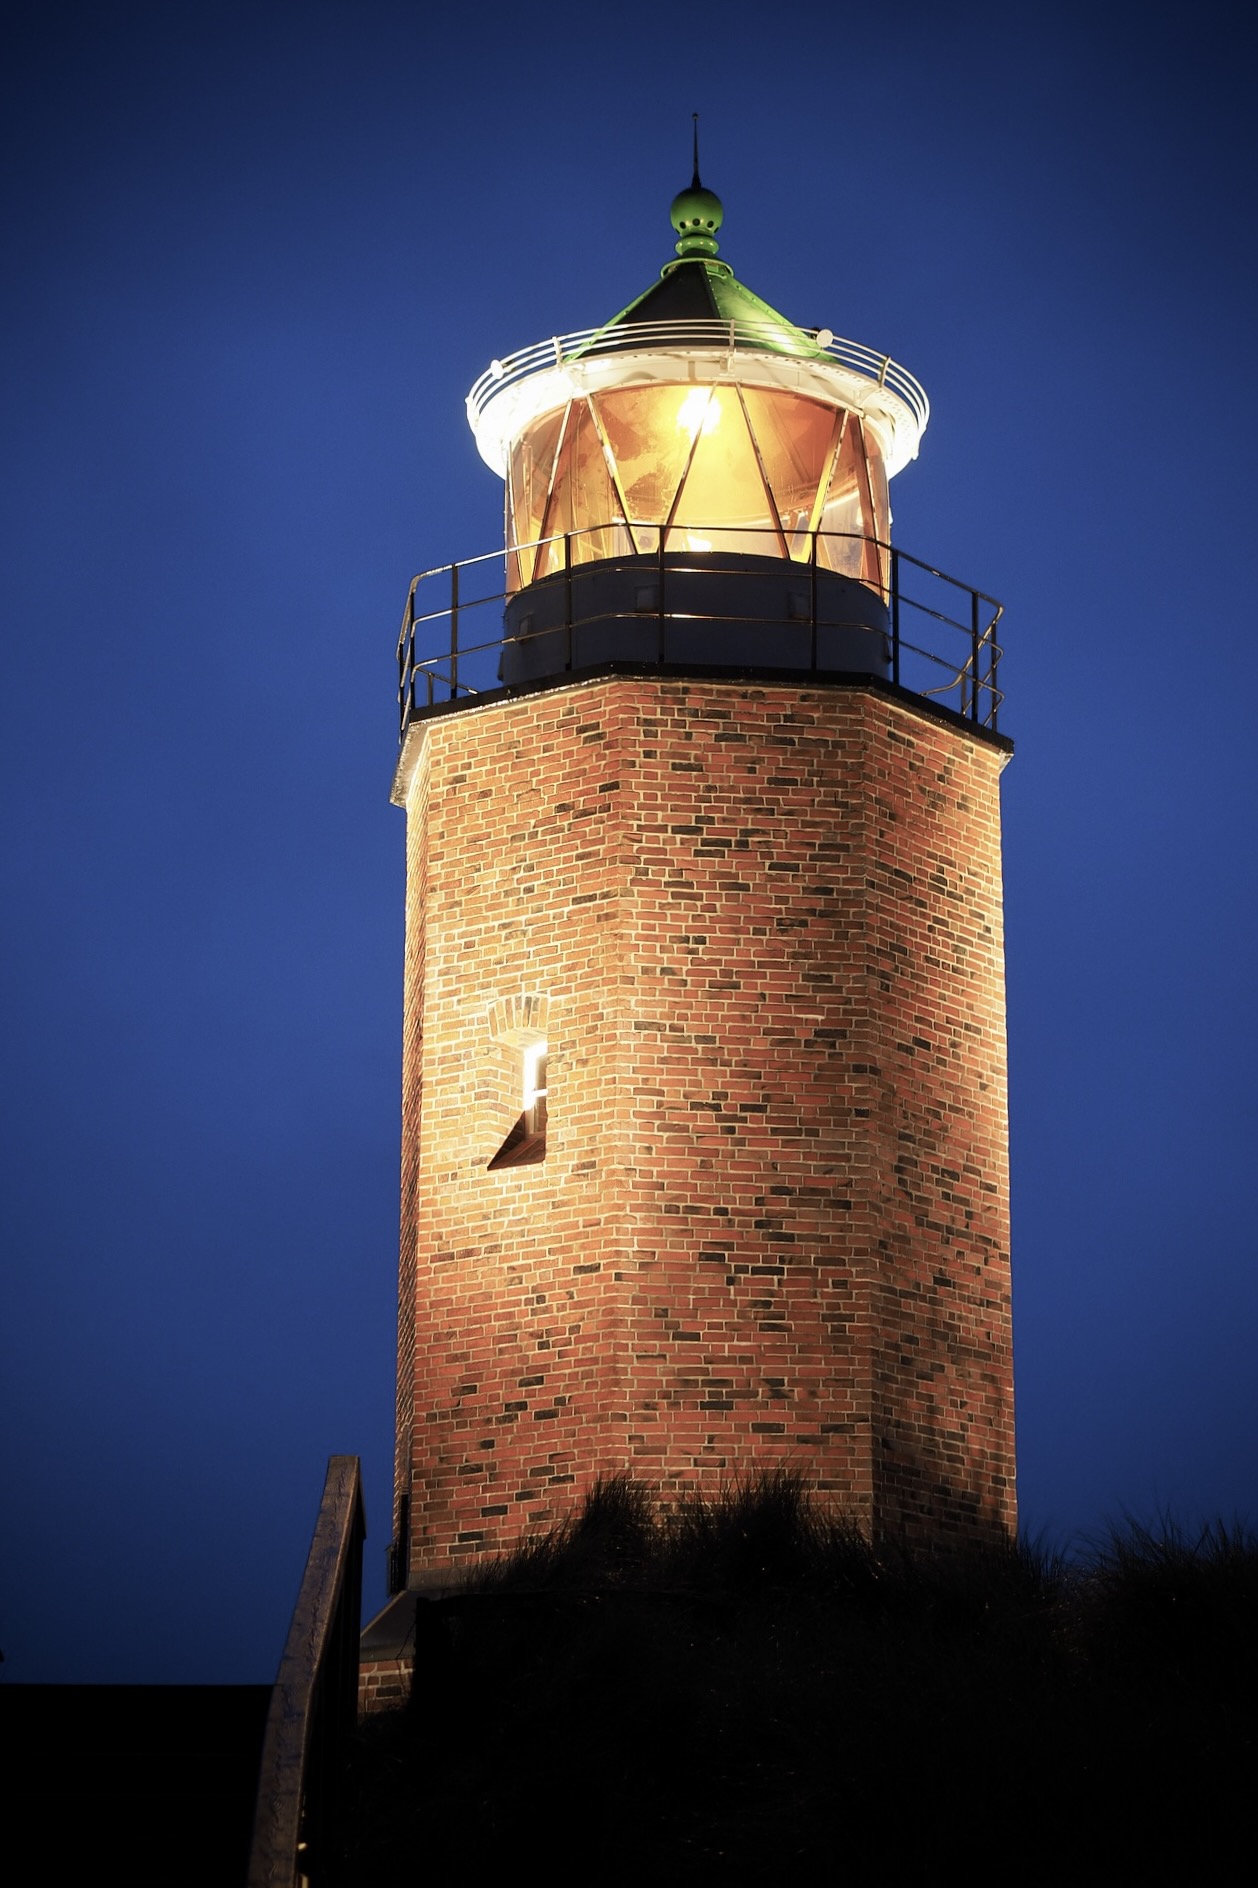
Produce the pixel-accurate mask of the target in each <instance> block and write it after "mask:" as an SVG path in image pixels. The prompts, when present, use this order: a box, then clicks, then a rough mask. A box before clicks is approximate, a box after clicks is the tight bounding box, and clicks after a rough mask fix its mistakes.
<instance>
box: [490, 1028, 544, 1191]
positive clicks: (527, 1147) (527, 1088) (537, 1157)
mask: <svg viewBox="0 0 1258 1888" xmlns="http://www.w3.org/2000/svg"><path fill="white" fill-rule="evenodd" d="M520 1059H521V1090H522V1097H521V1098H522V1101H523V1104H524V1105H523V1108H522V1110H521V1112H520V1117H519V1119H518V1121H517V1122H516V1124H515V1126H514V1127H513V1128H512V1130H511V1132H510V1134H508V1136H507V1138H506V1140H505V1141H504V1142H503V1143H502V1146H501V1147H500V1148H499V1149H498V1152H497V1153H496V1154H495V1155H494V1157H493V1159H492V1160H491V1161H490V1163H489V1171H490V1173H493V1172H495V1171H496V1169H497V1168H499V1167H532V1166H535V1165H536V1164H537V1162H538V1161H541V1160H545V1158H546V1092H547V1091H546V1044H545V1043H544V1042H531V1043H529V1044H528V1045H527V1046H526V1047H525V1048H524V1049H523V1050H522V1051H521V1057H520Z"/></svg>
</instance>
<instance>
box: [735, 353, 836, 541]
mask: <svg viewBox="0 0 1258 1888" xmlns="http://www.w3.org/2000/svg"><path fill="white" fill-rule="evenodd" d="M743 397H744V399H745V400H746V402H747V412H748V415H749V417H750V419H751V424H752V429H753V431H754V432H755V435H756V443H757V444H758V445H759V447H760V456H761V458H762V459H763V461H764V469H765V475H766V477H767V478H768V481H769V485H770V488H771V489H772V492H773V496H774V498H775V499H776V500H777V508H778V516H779V517H780V518H781V521H782V526H783V529H784V530H786V531H787V532H788V533H789V532H791V531H796V530H799V529H800V528H802V527H806V526H807V524H808V520H809V518H810V517H811V515H812V508H813V504H814V502H815V500H816V497H817V487H818V485H819V484H820V483H821V480H822V479H823V478H824V477H825V472H826V466H827V464H828V461H829V455H830V451H831V446H832V441H833V438H834V408H833V407H830V406H823V405H822V404H821V402H820V401H819V400H806V399H804V398H803V397H802V396H801V395H800V394H795V393H783V392H782V391H781V390H780V389H779V390H775V391H773V392H767V391H765V390H763V389H761V388H758V387H747V388H745V389H744V393H743Z"/></svg>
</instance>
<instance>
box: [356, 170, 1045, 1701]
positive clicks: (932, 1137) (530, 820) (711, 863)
mask: <svg viewBox="0 0 1258 1888" xmlns="http://www.w3.org/2000/svg"><path fill="white" fill-rule="evenodd" d="M672 215H673V223H674V227H675V229H676V231H677V234H678V242H677V252H678V253H677V260H676V261H674V262H671V263H669V265H668V266H667V267H666V268H665V270H664V271H663V274H662V276H661V278H660V280H659V281H658V282H657V283H656V284H655V286H654V287H652V288H651V289H649V290H648V291H647V293H646V294H645V295H643V296H641V297H640V298H639V299H638V300H637V301H635V302H632V303H631V304H630V305H629V306H628V308H626V309H625V311H624V312H623V314H621V315H618V316H617V317H616V318H615V319H614V320H612V321H610V322H607V323H606V324H604V325H603V326H602V327H599V328H595V329H587V330H583V331H582V332H580V333H579V334H575V335H568V336H566V337H561V338H558V339H555V340H552V341H548V342H545V343H543V344H542V345H540V346H538V347H534V348H530V349H527V350H525V352H523V353H521V354H518V355H514V356H510V357H507V358H504V359H502V360H500V361H496V362H494V363H493V365H492V366H491V367H490V369H489V370H488V372H487V373H486V374H485V375H484V376H482V378H481V379H480V380H479V381H478V382H477V383H476V386H475V387H474V388H473V390H472V393H471V395H470V396H469V401H468V410H469V416H470V419H471V422H472V425H473V427H474V430H475V434H476V439H477V443H478V445H479V448H480V451H481V453H482V455H483V456H484V457H485V459H486V460H487V461H488V462H489V464H490V465H491V466H492V467H493V468H494V469H495V471H497V472H498V473H499V474H501V476H502V477H503V479H504V480H505V483H506V516H507V530H506V543H505V547H501V548H499V549H498V550H497V551H495V552H492V553H486V554H485V555H483V556H482V557H480V558H475V559H472V560H470V561H468V562H467V563H463V564H459V565H447V566H443V567H442V568H441V569H439V570H435V571H429V572H425V573H424V575H423V576H422V577H420V578H417V579H416V580H415V582H414V583H413V584H412V586H411V590H410V594H409V597H408V600H407V606H406V616H405V619H404V622H403V629H402V637H401V642H400V647H399V658H400V664H401V679H402V686H401V700H402V737H403V738H402V753H401V759H400V762H399V766H398V772H397V777H396V782H395V789H394V798H395V800H396V802H397V803H398V804H399V805H402V806H404V807H405V808H406V813H407V828H408V853H407V858H408V863H407V920H406V923H407V932H406V989H405V1000H404V1001H405V1033H404V1057H403V1131H402V1161H403V1193H402V1262H401V1290H400V1324H399V1353H398V1356H399V1361H398V1426H397V1487H396V1504H395V1531H396V1532H395V1544H394V1582H395V1585H396V1586H397V1588H398V1589H399V1597H398V1599H397V1600H396V1602H395V1603H394V1606H393V1608H392V1610H391V1612H390V1613H389V1615H388V1617H387V1619H385V1620H384V1621H382V1622H381V1623H379V1625H378V1627H377V1628H373V1629H372V1633H373V1635H374V1636H372V1635H369V1638H368V1642H367V1647H366V1650H367V1653H368V1656H369V1658H371V1657H375V1658H377V1659H380V1660H384V1659H387V1658H388V1657H392V1656H393V1655H394V1653H396V1652H397V1650H398V1647H399V1646H401V1645H403V1644H404V1643H405V1641H406V1639H407V1635H408V1633H409V1632H410V1630H411V1627H410V1624H409V1623H408V1615H407V1607H408V1605H409V1606H410V1608H411V1615H412V1616H413V1611H414V1599H413V1594H414V1590H415V1589H416V1588H418V1587H421V1586H423V1585H425V1584H426V1583H435V1584H437V1585H441V1584H442V1583H444V1582H447V1581H449V1580H450V1579H451V1578H452V1577H453V1573H454V1570H455V1569H456V1568H457V1567H458V1566H459V1565H460V1563H461V1562H462V1561H463V1560H464V1559H466V1557H467V1556H469V1555H476V1554H480V1553H483V1552H486V1551H492V1550H495V1549H497V1548H499V1547H501V1546H503V1545H506V1544H509V1543H511V1542H513V1541H515V1540H516V1539H518V1538H519V1537H520V1535H521V1533H522V1531H524V1530H526V1529H528V1528H530V1527H536V1526H539V1525H544V1524H548V1523H550V1522H553V1521H555V1520H560V1519H562V1518H563V1517H564V1516H565V1515H566V1514H568V1513H569V1512H570V1511H571V1508H572V1506H573V1504H574V1502H575V1501H577V1500H578V1499H579V1497H580V1495H581V1493H582V1491H583V1490H584V1489H585V1488H586V1487H588V1486H589V1485H590V1483H591V1482H592V1480H593V1479H594V1478H595V1477H596V1476H598V1475H600V1474H607V1473H611V1472H616V1471H620V1470H624V1469H630V1470H632V1471H634V1472H636V1473H637V1474H639V1475H640V1476H641V1477H642V1478H643V1480H644V1481H646V1482H647V1484H648V1485H650V1486H651V1487H653V1488H654V1489H656V1490H657V1491H658V1493H659V1498H660V1499H661V1501H663V1502H665V1503H667V1502H669V1501H671V1500H675V1499H677V1498H678V1497H679V1496H681V1495H684V1493H685V1492H686V1491H687V1490H692V1489H706V1490H708V1491H709V1492H710V1491H713V1490H715V1489H717V1488H720V1487H722V1486H728V1485H729V1484H730V1482H731V1480H733V1479H735V1478H740V1477H749V1476H753V1475H755V1474H756V1473H757V1472H759V1471H760V1470H762V1469H764V1468H767V1467H774V1466H777V1467H789V1468H790V1469H792V1470H794V1471H797V1472H798V1473H799V1474H801V1475H802V1476H803V1477H804V1478H805V1479H806V1480H807V1482H808V1483H809V1485H810V1486H811V1487H813V1488H814V1489H815V1490H816V1491H817V1493H818V1494H819V1495H820V1496H821V1497H822V1498H823V1499H825V1500H827V1501H828V1502H830V1503H831V1504H833V1505H834V1506H835V1507H837V1508H839V1509H841V1510H843V1511H845V1512H846V1513H848V1514H849V1515H850V1516H851V1517H852V1518H853V1519H854V1520H855V1521H856V1522H857V1523H858V1524H859V1525H860V1526H861V1527H863V1528H865V1529H867V1530H868V1531H870V1532H871V1533H873V1534H875V1535H879V1534H881V1535H897V1536H898V1535H908V1536H918V1537H920V1536H923V1535H930V1536H938V1535H949V1534H951V1535H956V1536H960V1537H969V1538H989V1539H990V1538H998V1537H1003V1536H1004V1535H1005V1534H1006V1533H1007V1532H1008V1530H1009V1529H1010V1528H1011V1527H1012V1525H1013V1521H1014V1513H1015V1507H1014V1455H1013V1405H1012V1353H1011V1337H1010V1303H1009V1220H1008V1169H1007V1119H1006V1101H1005V1093H1006V1081H1005V1035H1004V1008H1003V1003H1004V985H1003V954H1002V951H1003V947H1002V939H1001V864H1000V832H999V804H998V780H999V775H1000V772H1001V769H1002V767H1003V765H1004V763H1005V761H1006V759H1007V757H1008V753H1009V748H1010V744H1009V742H1008V740H1007V739H1006V738H1005V737H1004V736H1003V735H1002V734H1000V733H998V732H997V730H996V709H997V705H998V703H999V699H1000V696H999V691H998V689H997V686H996V657H997V654H998V650H997V647H996V642H995V635H994V631H995V626H996V622H997V620H998V618H999V607H998V606H997V605H995V604H993V603H992V602H991V600H990V599H989V598H986V597H985V596H984V595H983V594H982V593H981V592H979V591H975V590H972V589H971V588H969V587H968V586H966V585H962V584H954V583H953V582H952V581H951V580H950V579H947V578H944V577H943V576H941V575H940V573H939V572H938V571H937V570H936V569H935V568H934V567H932V566H930V565H925V564H920V563H918V562H917V561H916V560H914V559H912V558H910V557H908V555H907V553H905V552H903V551H900V550H899V549H898V548H893V547H892V546H891V543H890V537H889V512H888V504H887V481H888V480H889V479H890V478H891V477H892V476H893V475H894V474H895V473H896V472H897V471H899V470H900V469H901V468H902V467H903V466H904V465H905V463H906V462H907V461H908V460H909V459H911V458H912V457H913V456H914V454H915V453H916V451H917V447H918V443H919V441H920V438H921V435H922V430H923V428H924V426H925V423H926V417H927V406H926V399H925V396H924V394H923V393H922V391H921V389H920V388H919V387H918V386H917V383H916V382H915V381H914V380H913V379H912V378H911V377H910V376H909V375H908V374H906V373H905V372H904V371H903V370H902V369H900V368H898V367H896V366H895V365H894V363H892V362H891V361H889V360H888V359H887V358H886V357H885V356H881V355H877V354H874V353H871V352H870V351H869V350H867V349H864V348H861V347H858V346H856V345H855V344H854V343H850V342H846V341H840V340H836V339H835V338H834V337H833V335H831V334H830V333H828V332H827V331H824V330H822V331H812V330H804V329H801V328H797V327H795V326H793V325H792V324H791V323H790V322H788V321H786V320H785V319H784V318H783V317H782V316H780V315H778V314H776V313H775V312H774V310H773V309H772V308H770V307H769V306H768V305H767V304H766V303H764V302H762V301H761V300H759V299H758V298H757V297H756V296H754V295H753V294H751V293H750V291H749V290H747V289H745V288H744V287H743V286H742V285H741V284H740V283H739V282H738V281H737V279H736V278H735V276H734V274H733V273H732V271H731V269H730V268H729V266H728V265H727V264H726V263H725V262H724V261H722V260H721V259H720V257H719V256H718V253H717V230H718V228H719V226H720V223H721V206H720V203H719V201H718V200H717V198H716V197H715V196H713V195H712V193H711V192H709V191H707V190H705V189H703V188H702V186H701V185H700V183H699V181H698V177H697V175H696V177H695V181H694V183H693V184H692V186H691V188H690V189H689V190H686V191H684V192H683V193H682V194H681V195H680V196H679V197H678V198H677V199H676V201H675V202H674V204H673V210H672ZM391 1634H392V1639H391V1638H390V1635H391ZM390 1646H392V1651H390V1649H389V1648H390ZM380 1669H381V1670H383V1669H384V1666H383V1665H381V1666H380Z"/></svg>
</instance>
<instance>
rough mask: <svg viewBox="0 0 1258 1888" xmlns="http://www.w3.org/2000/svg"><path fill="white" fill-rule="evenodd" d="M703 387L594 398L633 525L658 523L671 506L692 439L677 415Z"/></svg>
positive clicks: (626, 390)
mask: <svg viewBox="0 0 1258 1888" xmlns="http://www.w3.org/2000/svg"><path fill="white" fill-rule="evenodd" d="M696 391H697V392H698V394H699V396H700V398H705V397H706V393H705V390H704V389H703V388H699V389H695V388H693V387H684V386H683V387H673V386H663V387H618V388H616V389H614V390H613V391H612V392H609V393H601V394H599V396H598V411H599V417H600V419H601V420H602V422H603V426H604V428H605V430H606V433H607V442H608V445H609V446H610V448H611V453H612V458H613V459H614V460H615V464H616V476H617V478H618V479H619V481H620V489H621V491H622V492H623V493H624V495H625V504H626V506H627V507H628V511H629V516H630V518H631V519H632V520H637V519H641V520H642V521H643V522H644V523H647V524H661V523H662V522H663V520H664V519H665V518H667V516H668V514H669V512H670V511H671V510H672V507H673V499H674V498H675V497H676V495H677V487H678V486H679V485H680V484H681V477H682V473H683V472H684V471H685V469H686V460H687V458H688V457H689V453H690V441H691V438H692V434H691V433H690V432H688V431H687V430H686V427H685V426H684V425H683V424H682V423H681V422H680V420H679V418H678V415H679V414H680V412H681V411H682V408H683V406H684V403H685V401H686V400H687V399H690V398H691V397H692V396H693V395H694V394H695V393H696Z"/></svg>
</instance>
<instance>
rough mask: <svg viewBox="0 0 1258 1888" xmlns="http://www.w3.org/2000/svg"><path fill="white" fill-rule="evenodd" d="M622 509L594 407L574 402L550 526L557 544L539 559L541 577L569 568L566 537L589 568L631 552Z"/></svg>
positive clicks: (550, 545) (576, 558) (574, 555)
mask: <svg viewBox="0 0 1258 1888" xmlns="http://www.w3.org/2000/svg"><path fill="white" fill-rule="evenodd" d="M619 516H620V504H619V501H618V499H617V497H616V494H615V491H614V489H613V486H612V482H611V478H610V476H609V474H608V470H607V461H606V459H605V457H604V455H603V445H602V441H601V440H600V438H599V435H598V428H597V426H596V425H595V424H594V418H593V415H592V414H591V412H590V409H589V405H588V403H587V402H586V401H584V400H574V401H573V403H572V410H571V414H570V417H569V420H568V430H567V434H566V436H565V438H564V442H563V445H562V447H561V448H560V453H559V463H558V465H557V466H556V468H555V489H554V494H553V496H552V499H551V504H550V515H549V517H548V519H547V521H546V535H547V537H548V538H549V539H550V540H551V542H549V543H548V544H546V545H544V546H543V548H542V550H541V552H540V554H539V557H538V567H537V574H538V576H539V577H546V576H549V575H550V573H551V572H552V571H555V570H562V569H563V567H564V546H563V534H564V533H565V532H571V534H572V561H573V563H574V564H588V563H589V562H590V561H591V560H592V559H594V558H597V557H610V556H611V555H612V553H613V551H615V550H618V549H624V548H626V547H625V546H624V544H623V541H622V538H620V537H618V535H617V533H616V531H615V529H614V524H615V520H616V519H617V518H618V517H619Z"/></svg>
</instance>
